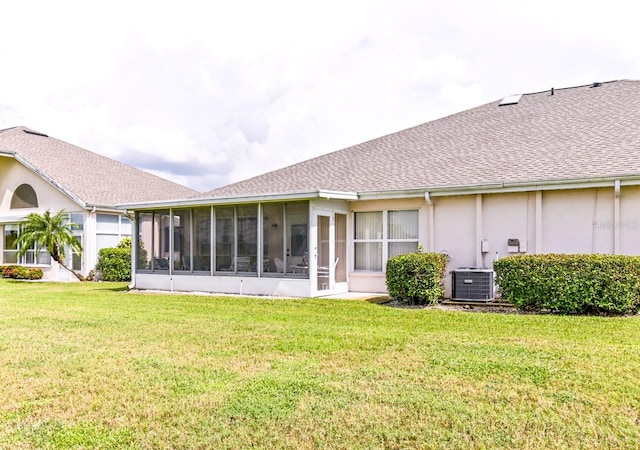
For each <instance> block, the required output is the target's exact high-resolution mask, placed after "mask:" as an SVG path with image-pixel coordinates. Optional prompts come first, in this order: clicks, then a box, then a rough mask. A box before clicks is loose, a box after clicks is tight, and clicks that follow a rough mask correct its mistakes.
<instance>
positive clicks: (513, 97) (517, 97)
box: [498, 94, 522, 106]
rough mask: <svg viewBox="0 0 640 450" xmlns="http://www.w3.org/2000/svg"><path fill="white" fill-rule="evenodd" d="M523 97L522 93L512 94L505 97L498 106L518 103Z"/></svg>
mask: <svg viewBox="0 0 640 450" xmlns="http://www.w3.org/2000/svg"><path fill="white" fill-rule="evenodd" d="M521 97H522V94H516V95H510V96H508V97H505V98H503V99H502V101H501V102H500V104H499V105H498V106H506V105H517V104H518V102H519V101H520V98H521Z"/></svg>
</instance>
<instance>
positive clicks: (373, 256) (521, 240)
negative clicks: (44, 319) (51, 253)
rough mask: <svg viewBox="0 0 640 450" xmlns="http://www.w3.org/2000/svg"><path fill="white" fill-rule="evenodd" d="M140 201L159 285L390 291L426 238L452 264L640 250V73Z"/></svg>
mask: <svg viewBox="0 0 640 450" xmlns="http://www.w3.org/2000/svg"><path fill="white" fill-rule="evenodd" d="M127 208H128V209H129V210H132V211H134V212H135V214H136V217H137V226H138V229H139V233H138V234H136V237H138V236H139V237H140V239H141V240H142V241H143V242H144V247H145V249H146V253H144V254H142V255H139V256H138V258H137V260H138V265H137V267H136V273H135V280H134V283H135V285H136V286H137V287H138V288H143V289H166V290H169V289H176V290H186V291H188V290H198V291H210V292H228V293H245V294H265V295H269V294H272V295H293V296H322V295H328V294H337V293H344V292H347V291H361V292H384V291H385V290H386V286H385V278H384V270H385V264H386V261H387V259H388V258H389V257H390V256H393V255H396V254H399V253H405V252H411V251H415V250H416V249H417V248H418V246H419V245H422V246H423V247H424V249H425V250H426V251H435V252H444V253H446V254H447V255H449V257H450V261H449V271H451V270H455V269H457V268H459V267H476V268H483V267H486V268H491V267H492V263H493V261H494V260H495V258H500V257H504V256H507V255H515V254H523V253H550V252H558V253H609V254H640V81H627V80H624V81H612V82H607V83H594V84H592V85H586V86H579V87H572V88H566V89H555V90H553V89H551V90H549V91H544V92H537V93H532V94H524V95H522V96H511V97H507V98H505V99H503V100H502V101H500V100H499V101H495V102H492V103H489V104H486V105H483V106H479V107H477V108H473V109H470V110H467V111H463V112H460V113H458V114H454V115H451V116H448V117H444V118H441V119H438V120H435V121H432V122H428V123H425V124H423V125H419V126H416V127H413V128H409V129H407V130H404V131H400V132H397V133H394V134H390V135H388V136H384V137H381V138H378V139H374V140H371V141H368V142H365V143H362V144H359V145H355V146H353V147H350V148H346V149H344V150H340V151H337V152H334V153H330V154H327V155H324V156H320V157H318V158H314V159H311V160H308V161H304V162H301V163H299V164H295V165H292V166H290V167H286V168H283V169H280V170H276V171H273V172H270V173H267V174H264V175H261V176H257V177H254V178H251V179H249V180H246V181H242V182H239V183H235V184H232V185H229V186H226V187H222V188H220V189H216V190H213V191H210V192H207V193H205V194H202V195H200V196H198V197H195V198H191V199H184V200H179V201H166V202H159V203H144V202H140V203H137V204H129V205H127ZM466 281H467V280H465V282H466ZM451 287H452V286H451V281H450V279H448V280H447V282H446V295H447V296H451V293H452V292H451Z"/></svg>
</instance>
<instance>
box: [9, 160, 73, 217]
mask: <svg viewBox="0 0 640 450" xmlns="http://www.w3.org/2000/svg"><path fill="white" fill-rule="evenodd" d="M24 183H27V184H30V185H31V187H32V188H33V189H34V190H35V191H36V194H37V196H38V208H37V209H31V208H29V209H16V210H11V209H10V206H11V198H12V197H13V193H14V191H15V189H16V188H17V187H18V186H20V185H21V184H24ZM0 196H1V197H0V215H1V216H2V217H5V216H10V215H16V216H20V215H26V214H29V213H31V212H44V211H46V210H47V209H50V210H51V211H58V210H60V209H65V210H67V211H81V210H82V208H80V207H79V206H78V204H76V203H75V202H74V201H73V200H71V199H70V198H69V197H67V196H66V195H64V194H63V193H62V192H60V191H59V190H58V189H56V188H55V187H53V186H52V185H51V184H49V183H48V182H46V181H45V180H44V179H42V178H41V177H40V176H39V175H37V174H35V173H34V172H32V171H31V170H29V169H27V168H26V167H25V166H23V165H22V164H20V163H19V162H18V161H16V160H14V159H13V158H6V157H5V158H0Z"/></svg>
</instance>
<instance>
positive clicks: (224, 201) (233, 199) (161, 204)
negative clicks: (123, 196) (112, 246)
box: [116, 190, 358, 210]
mask: <svg viewBox="0 0 640 450" xmlns="http://www.w3.org/2000/svg"><path fill="white" fill-rule="evenodd" d="M315 198H324V199H328V200H357V199H358V194H357V193H356V192H342V191H329V190H316V191H298V192H286V193H273V194H256V195H240V196H229V197H205V198H194V199H182V200H169V201H166V200H164V201H154V202H142V203H122V204H119V205H116V208H118V209H130V210H140V209H159V208H179V207H189V206H208V205H228V204H239V203H259V202H278V201H293V200H312V199H315Z"/></svg>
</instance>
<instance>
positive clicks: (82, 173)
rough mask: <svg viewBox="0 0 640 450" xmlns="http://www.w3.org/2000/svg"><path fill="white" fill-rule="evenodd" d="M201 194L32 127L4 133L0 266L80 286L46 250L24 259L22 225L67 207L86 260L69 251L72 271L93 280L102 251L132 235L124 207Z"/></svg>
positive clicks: (1, 141) (0, 180)
mask: <svg viewBox="0 0 640 450" xmlns="http://www.w3.org/2000/svg"><path fill="white" fill-rule="evenodd" d="M195 194H197V192H196V191H193V190H192V189H189V188H186V187H184V186H181V185H178V184H176V183H173V182H171V181H168V180H165V179H162V178H160V177H157V176H155V175H152V174H150V173H147V172H144V171H142V170H138V169H135V168H133V167H130V166H127V165H125V164H122V163H120V162H117V161H114V160H112V159H109V158H106V157H104V156H100V155H98V154H95V153H92V152H90V151H87V150H84V149H82V148H80V147H76V146H74V145H71V144H68V143H66V142H63V141H61V140H58V139H55V138H53V137H49V136H47V135H46V134H43V133H40V132H37V131H34V130H31V129H29V128H26V127H22V126H20V127H14V128H8V129H4V130H0V229H1V230H2V243H1V244H0V245H1V246H2V251H1V253H0V264H22V265H26V266H37V267H40V268H42V269H43V272H44V278H45V279H52V280H75V277H74V276H73V275H72V274H71V273H69V272H68V271H67V270H65V269H63V268H61V267H59V264H58V263H56V262H55V261H53V262H52V261H51V257H50V256H49V254H48V253H47V252H46V251H43V252H39V255H36V253H38V252H36V249H35V248H34V249H30V250H28V251H27V253H26V254H25V255H24V256H22V257H21V258H18V256H17V252H18V249H17V248H16V244H15V240H16V238H17V236H18V234H19V233H20V227H21V223H22V222H23V221H24V219H25V217H26V216H27V215H28V214H30V213H32V212H35V213H43V212H44V211H46V210H47V209H48V210H51V211H52V212H54V213H55V212H58V211H59V210H62V209H64V210H65V211H66V212H67V213H68V214H69V220H70V222H73V223H76V224H78V225H79V227H78V229H77V230H75V232H74V234H75V236H76V237H77V239H78V240H79V241H80V243H81V244H82V246H83V251H82V253H81V254H75V253H72V252H71V251H67V265H68V267H70V268H71V269H73V270H75V271H77V272H80V273H82V274H83V275H85V276H86V275H87V274H88V273H89V272H90V271H91V270H92V269H93V268H94V267H95V266H96V262H97V255H98V251H99V250H100V249H101V248H104V247H112V246H115V245H116V244H117V243H118V242H119V241H120V240H121V239H122V238H124V237H126V236H131V229H132V225H131V220H130V219H129V218H128V217H127V216H126V215H125V214H124V211H123V210H121V209H117V208H116V207H115V205H116V204H118V203H123V202H139V201H152V200H162V201H166V200H170V199H172V198H183V197H188V196H192V195H195Z"/></svg>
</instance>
